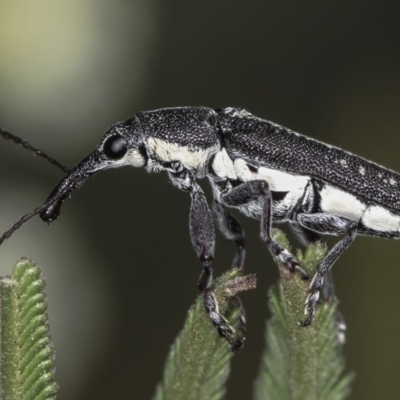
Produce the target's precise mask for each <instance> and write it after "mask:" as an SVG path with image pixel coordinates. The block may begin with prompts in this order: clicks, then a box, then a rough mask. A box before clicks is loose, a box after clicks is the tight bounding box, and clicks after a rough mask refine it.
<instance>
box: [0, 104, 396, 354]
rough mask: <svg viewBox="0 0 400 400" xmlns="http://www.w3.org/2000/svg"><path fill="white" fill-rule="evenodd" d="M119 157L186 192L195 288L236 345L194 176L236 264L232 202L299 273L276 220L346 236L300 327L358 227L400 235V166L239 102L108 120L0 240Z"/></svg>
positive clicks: (45, 214)
mask: <svg viewBox="0 0 400 400" xmlns="http://www.w3.org/2000/svg"><path fill="white" fill-rule="evenodd" d="M3 133H4V132H3ZM28 147H29V146H28ZM47 158H50V157H47ZM125 165H128V166H133V167H145V168H146V170H147V171H148V172H160V171H167V173H168V175H169V178H170V180H171V183H172V184H173V185H174V186H176V187H177V188H178V189H180V190H184V191H187V192H189V193H190V196H191V201H192V202H191V208H190V236H191V240H192V243H193V247H194V249H195V251H196V253H197V255H198V257H199V259H200V261H201V263H202V265H203V272H202V274H201V276H200V281H199V287H200V289H201V290H202V292H203V295H204V305H205V308H206V310H207V312H208V314H209V316H210V318H211V320H212V322H213V323H214V325H215V326H216V327H217V329H218V332H219V334H220V335H221V336H222V337H224V338H225V339H227V340H228V342H229V343H230V344H231V346H232V348H234V349H238V348H240V346H241V345H242V343H243V340H244V337H240V335H239V337H236V336H235V332H234V330H233V328H232V327H231V326H230V325H229V324H228V322H227V321H226V319H225V318H224V317H223V316H222V315H220V314H219V311H218V304H217V302H216V299H215V297H214V295H213V292H212V290H211V285H212V266H211V264H212V260H213V255H214V242H215V235H214V228H213V221H212V213H211V211H210V208H209V206H208V204H207V202H206V198H205V195H204V193H203V191H202V189H201V188H200V186H199V185H198V183H197V179H200V178H204V177H207V178H208V179H209V181H210V183H211V186H212V189H213V193H214V202H213V214H214V220H215V223H216V225H217V227H218V228H219V229H220V231H221V232H222V234H223V235H224V237H226V238H227V239H229V240H231V241H233V242H235V243H236V254H235V257H234V261H233V267H236V268H242V267H243V263H244V255H245V248H244V234H243V231H242V229H241V227H240V225H239V223H238V222H237V221H236V219H234V218H233V217H232V216H231V215H230V214H229V213H228V211H227V208H230V207H232V208H237V209H238V210H239V211H241V212H242V213H243V214H245V215H247V216H249V217H252V218H256V219H259V220H261V238H262V240H263V241H264V242H265V244H266V245H267V247H268V249H269V251H270V252H271V253H272V254H273V255H275V256H277V257H279V258H280V260H281V261H282V262H283V263H284V264H285V265H286V267H287V268H288V269H289V270H290V271H296V272H298V273H299V274H300V275H301V277H302V278H304V279H308V276H307V274H306V273H305V272H304V271H303V270H302V269H301V267H300V265H299V262H298V261H297V260H296V258H295V257H294V256H293V255H292V254H290V253H289V252H288V251H287V250H286V249H284V248H283V247H282V246H281V245H279V244H278V243H277V242H276V241H274V240H273V239H272V238H271V225H272V223H273V222H277V223H279V222H289V223H290V224H291V225H292V226H293V227H294V228H295V230H296V231H297V232H299V233H300V234H301V235H302V236H303V237H310V236H313V235H314V236H315V235H316V234H326V235H340V234H344V235H345V237H344V238H343V239H342V240H340V241H339V242H338V243H337V244H336V245H335V246H334V247H333V248H332V249H331V250H330V252H329V253H328V255H327V256H326V257H325V258H324V260H323V261H322V262H321V264H320V266H319V268H318V270H317V272H316V273H315V275H314V276H313V278H312V279H311V282H310V285H309V295H308V297H307V300H306V308H305V313H306V315H307V317H306V319H305V321H303V322H301V325H304V326H306V325H309V324H311V323H312V322H313V320H314V317H315V312H316V304H317V302H318V299H319V296H320V291H321V288H322V286H323V281H324V276H325V274H326V273H327V272H328V271H329V270H330V268H331V267H332V265H333V264H334V263H335V261H336V260H337V259H338V258H339V256H340V255H341V254H342V253H343V252H344V251H345V250H346V249H347V248H348V247H349V246H350V244H351V243H352V242H353V240H354V238H355V237H356V235H357V234H361V235H368V236H376V237H383V238H399V237H400V175H399V174H397V173H396V172H394V171H391V170H389V169H387V168H384V167H381V166H379V165H377V164H375V163H372V162H370V161H367V160H365V159H363V158H361V157H358V156H355V155H353V154H351V153H349V152H346V151H344V150H341V149H339V148H337V147H333V146H330V145H327V144H324V143H321V142H318V141H316V140H313V139H310V138H308V137H306V136H303V135H300V134H298V133H295V132H293V131H291V130H289V129H287V128H284V127H282V126H280V125H277V124H274V123H272V122H269V121H266V120H263V119H261V118H258V117H255V116H254V115H252V114H250V113H249V112H247V111H245V110H243V109H240V108H225V109H220V110H212V109H210V108H206V107H178V108H167V109H160V110H155V111H149V112H140V113H137V114H136V115H135V116H133V117H132V118H129V119H128V120H126V121H124V122H120V123H117V124H115V125H113V126H112V127H111V128H109V129H108V130H107V131H106V133H105V134H104V136H103V138H102V140H101V141H100V144H99V145H98V147H97V148H96V150H94V152H93V153H91V154H90V155H89V156H88V157H86V158H85V159H84V160H82V161H81V162H80V163H79V164H78V165H76V166H75V167H74V168H73V169H72V170H71V171H69V172H68V173H67V175H66V176H65V178H64V179H62V180H61V182H60V183H59V184H58V185H57V186H56V188H55V189H54V190H53V192H52V193H51V194H50V196H49V197H48V199H47V200H46V202H45V204H44V205H42V206H41V207H38V208H37V209H35V210H34V211H33V212H32V213H30V214H27V215H25V216H24V217H22V218H21V220H20V221H18V222H17V223H16V224H14V226H13V227H12V228H11V229H10V230H9V231H7V232H6V233H5V234H4V235H3V236H2V237H1V238H0V244H1V243H2V242H3V241H4V240H5V239H6V238H8V237H9V236H11V234H12V233H13V232H14V231H15V230H17V229H18V228H19V227H20V226H21V225H22V224H23V223H24V222H25V221H27V220H28V219H29V218H31V217H32V216H34V215H36V214H40V217H41V218H42V219H43V220H44V221H45V222H48V223H50V222H52V221H54V220H55V219H57V218H58V216H59V213H60V208H61V205H62V203H63V201H64V200H65V199H66V198H67V197H68V196H69V195H70V194H71V193H72V191H73V190H75V189H77V188H79V187H81V186H82V185H83V184H84V183H85V181H86V180H87V179H88V178H89V177H90V176H91V175H93V174H94V173H96V172H99V171H101V170H104V169H107V168H117V167H122V166H125Z"/></svg>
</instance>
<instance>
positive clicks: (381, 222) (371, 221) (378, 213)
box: [361, 206, 400, 232]
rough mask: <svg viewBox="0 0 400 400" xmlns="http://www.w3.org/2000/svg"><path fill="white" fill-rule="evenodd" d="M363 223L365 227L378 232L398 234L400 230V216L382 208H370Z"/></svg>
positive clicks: (364, 215)
mask: <svg viewBox="0 0 400 400" xmlns="http://www.w3.org/2000/svg"><path fill="white" fill-rule="evenodd" d="M361 221H362V223H363V225H364V226H366V227H367V228H370V229H374V230H376V231H383V232H385V231H386V232H392V231H395V232H398V231H399V228H400V216H398V215H394V214H392V213H391V212H390V211H388V210H386V209H385V208H383V207H380V206H370V207H368V208H367V210H366V211H365V213H364V214H363V216H362V220H361Z"/></svg>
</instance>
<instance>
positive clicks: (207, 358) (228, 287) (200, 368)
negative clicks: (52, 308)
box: [154, 270, 255, 400]
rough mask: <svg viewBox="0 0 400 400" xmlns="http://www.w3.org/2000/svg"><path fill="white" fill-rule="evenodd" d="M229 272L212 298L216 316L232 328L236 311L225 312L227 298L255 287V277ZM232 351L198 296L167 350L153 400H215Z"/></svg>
mask: <svg viewBox="0 0 400 400" xmlns="http://www.w3.org/2000/svg"><path fill="white" fill-rule="evenodd" d="M239 275H240V271H238V270H231V271H229V272H227V273H225V274H224V275H223V276H222V277H220V278H219V279H217V280H216V281H215V285H214V294H215V296H216V298H217V301H218V303H219V306H220V312H221V313H222V314H224V313H225V314H226V313H227V314H228V315H225V316H226V317H227V319H228V320H229V321H230V323H233V325H234V324H235V321H237V319H238V317H239V315H240V310H239V309H238V308H233V309H229V310H228V296H229V297H230V296H234V295H236V294H237V293H238V292H240V291H243V290H248V289H252V288H254V287H255V276H254V275H247V276H244V277H240V276H239ZM232 355H233V353H232V351H231V350H230V349H229V346H228V344H227V342H226V341H225V339H222V338H220V337H219V336H218V333H217V331H216V329H215V327H214V326H213V324H212V323H211V321H210V318H209V317H208V315H207V313H206V312H205V311H204V305H203V298H202V296H199V297H198V299H197V301H196V303H195V304H194V305H193V306H192V307H191V309H190V310H189V313H188V317H187V320H186V322H185V325H184V328H183V330H182V331H181V333H180V334H179V336H178V337H177V339H176V340H175V343H174V344H173V346H172V347H171V350H170V353H169V355H168V359H167V362H166V365H165V369H164V377H163V381H162V382H161V383H160V384H159V385H158V387H157V391H156V395H155V397H154V399H155V400H218V399H221V398H222V397H223V396H224V394H225V382H226V380H227V377H228V374H229V370H230V360H231V358H232Z"/></svg>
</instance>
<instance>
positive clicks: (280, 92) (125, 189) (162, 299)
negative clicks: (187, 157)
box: [0, 0, 400, 400]
mask: <svg viewBox="0 0 400 400" xmlns="http://www.w3.org/2000/svg"><path fill="white" fill-rule="evenodd" d="M399 11H400V10H399V2H398V1H385V2H381V1H377V0H372V1H364V2H357V1H351V2H349V1H344V0H340V1H302V2H295V1H264V2H260V1H250V0H249V1H247V2H245V3H244V2H241V1H236V0H232V1H229V2H227V1H226V2H225V1H218V2H217V1H209V0H203V1H201V2H189V1H177V0H170V1H168V2H167V1H164V2H160V1H153V0H135V1H127V0H114V1H112V2H111V1H95V0H79V1H78V0H69V1H68V2H54V1H50V0H36V1H34V2H31V1H15V0H13V1H11V0H0V59H1V62H0V126H1V127H2V128H3V129H8V130H9V131H11V132H13V133H15V134H17V135H20V136H22V137H24V138H25V139H26V140H29V141H31V142H32V143H34V144H35V145H37V146H39V147H40V148H42V149H43V150H44V151H46V152H48V153H50V154H52V155H53V156H54V157H56V158H57V159H59V160H60V161H61V162H62V163H64V164H66V165H68V166H73V165H74V164H75V163H76V162H78V161H80V160H81V159H82V158H83V157H84V156H86V155H87V154H88V153H89V152H91V151H92V150H93V149H94V147H95V145H96V144H97V142H98V141H99V139H100V137H101V136H102V133H103V132H104V131H105V129H106V128H107V127H108V126H109V125H111V124H113V123H115V122H116V121H120V120H123V119H126V118H127V117H129V116H131V115H133V114H134V113H136V112H137V111H141V110H148V109H154V108H159V107H171V106H178V105H205V106H209V107H214V108H218V107H227V106H240V107H244V108H246V109H248V110H249V111H251V112H252V113H254V114H255V115H257V116H260V117H263V118H266V119H270V120H272V121H275V122H278V123H281V124H283V125H285V126H287V127H290V128H292V129H293V130H296V131H299V132H302V133H304V134H306V135H308V136H312V137H314V138H316V139H319V140H323V141H326V142H329V143H331V144H334V145H337V146H340V147H343V148H345V149H347V150H350V151H352V152H354V153H357V154H360V155H362V156H364V157H366V158H369V159H372V160H374V161H375V162H378V163H381V164H384V165H385V166H388V167H390V168H392V169H395V170H398V171H400V158H399V145H400V112H399V104H400V74H399V71H400V27H399V21H398V16H399ZM61 177H62V173H61V172H60V171H59V170H57V169H56V168H55V167H53V166H52V165H50V164H48V163H46V162H45V161H44V160H41V159H39V158H34V157H33V156H32V155H31V154H30V153H29V152H27V151H24V150H22V149H21V148H19V147H18V146H15V145H13V144H12V143H8V142H6V141H1V142H0V231H5V230H6V229H8V228H9V227H10V226H11V225H12V223H13V222H15V221H16V220H17V219H18V218H19V217H20V216H21V215H22V214H24V213H26V212H28V211H30V210H32V209H33V208H35V207H37V206H38V205H40V204H42V203H43V201H44V200H45V199H46V197H47V196H48V194H49V193H50V191H51V190H52V189H53V187H54V186H55V184H56V183H57V182H58V181H59V179H60V178H61ZM203 187H204V188H206V189H207V182H204V185H203ZM207 193H208V194H210V191H209V190H208V189H207ZM188 210H189V196H188V195H187V194H185V193H183V192H179V191H177V190H176V189H174V188H173V187H172V186H171V185H170V184H169V183H168V181H167V177H166V175H165V174H164V175H162V174H161V175H152V176H151V175H147V174H146V173H145V171H144V170H139V169H130V168H125V169H120V170H112V171H107V172H104V173H102V174H99V175H96V176H95V177H93V178H92V179H91V180H89V182H88V183H87V184H86V185H85V186H84V187H83V188H82V189H81V190H79V191H77V192H76V193H74V195H73V198H72V200H68V201H66V203H65V204H64V208H63V210H62V215H61V218H60V219H59V220H58V221H57V222H56V223H54V224H52V225H51V226H47V225H46V224H44V223H42V222H41V221H40V219H39V218H35V219H34V220H32V221H31V222H29V223H28V224H26V225H25V226H24V227H23V228H22V229H20V230H19V231H18V232H16V233H15V235H14V236H13V238H12V239H11V240H8V241H7V242H5V243H4V245H3V246H2V248H1V250H0V273H1V275H4V274H10V273H11V270H12V266H13V264H14V262H15V261H16V260H17V259H18V258H19V257H21V256H23V255H25V256H29V257H31V258H33V259H34V260H35V261H36V262H37V263H38V265H39V266H41V267H42V269H43V273H44V276H45V278H46V280H47V293H48V296H49V303H50V308H49V313H50V323H51V335H52V338H53V341H54V344H55V348H56V350H57V373H58V381H59V383H60V386H61V388H60V398H62V399H74V400H81V399H82V400H83V399H98V400H101V399H111V398H113V399H133V398H136V399H139V398H140V399H148V398H150V397H151V396H152V394H153V393H154V388H155V385H156V384H157V382H159V381H160V379H161V377H162V369H163V364H164V359H165V356H166V354H167V351H168V348H169V346H170V344H171V343H172V341H173V339H174V338H175V336H176V334H177V333H178V331H179V330H180V328H181V326H182V323H183V321H184V319H185V317H186V313H187V310H188V308H189V306H190V305H191V304H192V303H193V301H194V298H195V296H196V295H197V286H196V285H197V279H198V276H199V274H200V272H201V266H200V263H199V262H198V260H197V259H196V257H195V253H194V251H193V249H192V247H191V244H190V239H189V233H188ZM239 218H240V220H241V221H242V223H243V226H244V228H245V229H246V233H247V250H248V252H247V254H248V256H247V262H246V268H247V271H248V272H251V273H256V274H257V277H258V289H257V290H255V291H252V292H249V293H246V294H244V295H242V300H243V301H244V304H245V307H246V310H247V316H248V324H249V327H248V338H247V342H246V347H245V349H244V350H243V351H242V352H240V353H239V354H237V355H236V356H235V358H234V361H233V373H232V376H231V379H230V383H229V392H228V396H227V398H228V399H229V400H239V399H249V398H250V396H251V391H252V381H253V378H254V376H255V375H256V372H257V369H258V364H259V358H260V354H261V350H262V348H263V330H264V323H265V320H266V318H267V316H268V315H269V313H268V309H267V304H266V292H267V289H268V288H269V287H270V286H271V285H272V284H274V283H275V282H276V280H277V276H278V274H277V270H276V267H275V266H274V265H273V263H272V261H271V257H270V255H269V254H268V252H267V250H266V248H265V246H263V244H262V243H261V242H260V240H259V239H258V231H259V224H258V222H257V221H252V220H248V219H246V218H244V217H239ZM328 243H329V244H332V243H334V241H333V239H328ZM232 256H233V246H232V245H231V244H230V243H227V242H225V241H224V239H223V238H222V237H221V236H220V235H219V236H218V238H217V250H216V262H215V269H216V275H218V274H220V273H221V271H223V270H225V269H227V268H228V266H229V265H230V262H231V259H232ZM399 259H400V245H399V243H398V242H396V241H385V240H378V239H371V238H362V237H360V238H358V239H357V240H356V241H355V243H354V245H352V247H351V249H350V250H349V251H347V252H346V253H345V255H344V256H343V257H342V258H341V260H340V262H338V264H337V265H336V266H335V268H334V275H335V282H336V289H337V294H338V297H339V299H340V301H341V304H340V310H341V311H342V313H343V315H344V317H345V319H346V321H347V325H348V334H347V343H346V345H345V348H344V353H345V357H346V359H347V366H348V369H350V370H353V371H355V372H356V374H357V376H356V380H355V383H354V385H353V392H352V394H351V396H350V398H351V399H363V400H368V399H376V398H381V399H393V398H398V397H399V395H400V380H399V379H398V376H399V373H400V367H399V357H400V340H399V328H400V313H399V312H398V309H399V306H400V300H399V285H400V261H399Z"/></svg>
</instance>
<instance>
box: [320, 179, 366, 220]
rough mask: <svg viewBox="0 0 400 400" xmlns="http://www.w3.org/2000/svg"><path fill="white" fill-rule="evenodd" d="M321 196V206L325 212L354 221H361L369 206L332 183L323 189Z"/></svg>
mask: <svg viewBox="0 0 400 400" xmlns="http://www.w3.org/2000/svg"><path fill="white" fill-rule="evenodd" d="M320 196H321V203H320V207H321V210H322V211H323V212H326V213H329V214H334V215H337V216H341V217H346V218H350V219H352V220H354V221H359V220H360V218H361V216H362V215H363V213H364V211H365V209H366V208H367V207H366V205H365V204H364V203H362V202H361V201H360V200H358V199H357V198H356V197H355V196H353V195H351V194H349V193H346V192H344V191H343V190H340V189H337V188H334V187H332V186H330V185H327V186H325V187H324V188H323V189H322V190H321V192H320Z"/></svg>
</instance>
